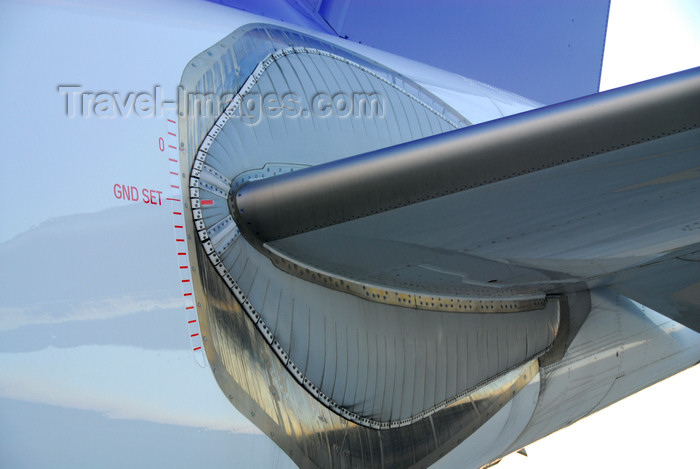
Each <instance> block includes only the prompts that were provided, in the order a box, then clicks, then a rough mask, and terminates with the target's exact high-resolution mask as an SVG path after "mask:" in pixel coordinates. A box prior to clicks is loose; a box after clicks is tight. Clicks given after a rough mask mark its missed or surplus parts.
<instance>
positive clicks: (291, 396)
mask: <svg viewBox="0 0 700 469" xmlns="http://www.w3.org/2000/svg"><path fill="white" fill-rule="evenodd" d="M251 30H252V31H253V34H259V32H260V31H265V34H266V35H267V36H273V37H275V36H279V35H280V32H284V30H283V29H281V28H272V27H269V26H261V25H258V26H252V27H248V28H245V29H242V30H240V31H237V32H235V33H234V34H233V35H232V36H231V38H233V40H232V39H231V38H225V39H224V40H223V41H221V43H220V44H219V45H221V46H222V47H218V46H219V45H216V46H215V47H213V48H211V50H210V51H216V52H217V53H218V54H221V56H223V57H226V56H227V54H229V53H231V51H232V50H234V49H235V47H234V46H231V44H241V43H242V42H244V41H242V38H245V37H246V34H247V32H248V31H251ZM294 40H295V41H300V40H302V45H303V40H304V36H301V35H296V36H294ZM276 46H279V45H276ZM260 50H262V51H264V50H265V49H264V48H261V49H260ZM255 51H257V52H255ZM251 52H252V54H251ZM246 53H247V55H246V57H248V58H249V57H250V56H251V55H252V56H255V54H260V51H259V50H258V49H254V50H251V49H250V48H248V50H247V51H246ZM210 57H214V58H211V59H210ZM232 57H236V56H235V55H233V54H232ZM353 59H354V57H353ZM217 60H218V55H214V54H209V53H207V54H206V55H205V54H201V55H200V56H199V57H198V58H195V59H194V60H193V63H196V64H198V66H199V68H200V70H199V73H201V74H203V75H204V78H203V79H202V78H201V77H200V76H199V75H197V74H193V73H192V72H191V69H190V67H188V68H187V70H188V71H187V72H186V73H185V75H186V77H185V78H183V85H184V88H185V89H196V90H198V91H200V92H214V93H218V92H220V91H221V90H220V89H218V88H217V85H214V87H213V88H207V86H212V85H211V80H210V79H209V78H208V74H209V73H211V71H212V70H217ZM237 60H238V59H237V58H234V60H233V61H234V62H235V61H237ZM207 61H210V63H209V64H208V66H207V67H206V69H205V70H204V71H202V67H201V65H202V62H207ZM360 63H367V62H366V61H365V60H363V59H361V58H360V59H356V60H352V61H348V59H347V58H343V56H342V55H338V54H335V53H334V54H330V53H326V52H322V51H319V50H318V49H316V48H310V47H308V45H307V46H305V47H301V46H294V47H289V46H286V47H285V48H281V49H280V50H279V51H275V52H273V53H271V54H268V55H267V56H263V57H262V58H261V63H260V64H258V65H256V66H253V64H250V63H249V65H248V67H249V68H250V69H252V72H250V73H251V75H250V78H248V79H247V80H241V79H240V78H237V79H235V80H232V79H230V78H226V77H222V80H221V83H222V84H223V83H226V82H227V80H228V81H231V82H234V81H235V82H237V83H241V85H240V86H241V91H240V92H239V93H237V94H236V96H234V97H233V99H232V101H231V103H232V104H231V106H229V108H227V109H226V111H225V113H224V115H222V116H221V117H220V118H217V119H216V122H215V123H212V124H210V125H212V127H211V129H206V127H205V125H206V122H207V117H206V116H199V117H197V118H195V119H192V118H191V116H190V118H189V119H185V118H181V125H183V128H186V129H187V133H186V135H187V140H188V141H192V142H194V141H197V140H201V141H202V142H203V143H202V145H201V146H199V147H198V151H195V150H194V149H188V148H187V147H186V148H185V154H187V155H188V156H189V157H190V158H191V161H192V163H193V167H192V174H191V178H190V189H189V195H190V199H191V206H192V212H190V213H191V215H192V219H191V222H192V223H193V225H194V226H195V230H196V231H195V233H193V235H194V236H192V239H197V240H198V242H195V243H193V244H194V246H193V248H194V249H196V250H197V253H198V257H197V261H198V262H197V271H198V272H199V278H198V279H195V282H194V283H195V294H196V296H197V298H198V299H201V302H200V303H199V309H198V311H199V314H200V317H201V319H200V323H201V325H202V329H203V335H204V337H206V338H207V340H205V341H204V347H205V349H206V351H207V357H208V358H209V361H210V362H211V364H212V368H213V369H214V370H216V371H215V375H216V376H217V380H218V381H219V383H220V385H221V386H222V389H223V390H224V392H225V394H227V395H228V396H229V399H231V400H232V402H233V403H234V404H235V405H236V406H237V407H238V408H239V409H241V410H243V411H245V409H248V408H253V409H254V410H252V411H251V413H250V416H251V417H255V418H252V420H253V421H254V422H255V423H256V424H257V425H258V426H259V427H260V428H263V429H264V430H265V431H266V433H268V434H269V435H270V436H271V437H272V438H273V439H274V440H275V441H276V442H278V443H279V444H280V446H281V447H283V448H284V449H285V451H287V452H288V454H289V455H290V457H292V458H293V459H295V460H297V461H298V462H300V464H303V465H305V466H307V465H308V466H309V467H313V465H315V464H317V465H319V467H328V466H329V465H331V464H334V465H341V467H342V465H345V464H349V465H350V466H358V467H359V466H366V465H376V463H377V461H384V462H385V463H386V464H387V465H389V466H394V465H397V466H407V465H411V464H412V463H414V462H415V463H417V462H418V461H419V460H422V461H423V462H428V461H434V460H436V459H437V458H438V457H439V451H443V452H444V451H445V450H448V449H450V448H451V447H453V446H454V445H456V444H457V443H458V442H459V439H460V438H455V435H456V433H455V432H457V433H460V434H463V435H465V436H466V435H468V434H469V433H471V432H473V431H474V430H475V429H476V428H477V427H478V426H480V425H482V424H483V423H484V422H485V421H486V420H487V419H488V417H489V416H490V415H492V414H493V413H494V412H496V411H497V410H498V409H500V408H502V407H503V405H505V404H506V403H507V402H508V401H509V400H510V399H511V398H512V396H513V395H514V393H515V392H517V390H519V389H521V388H522V386H524V385H525V384H526V383H527V382H529V380H530V379H531V378H532V375H533V373H532V372H533V371H535V370H534V369H533V368H532V367H533V366H536V362H535V361H534V360H535V358H536V357H537V356H539V355H541V354H542V353H543V352H544V351H545V350H546V349H547V347H548V346H549V344H551V343H552V341H553V340H554V337H555V335H556V330H557V325H558V317H559V312H558V302H557V301H556V300H554V301H550V302H547V307H546V308H544V309H542V310H540V311H529V312H528V311H525V312H514V311H517V309H516V310H514V309H511V308H507V307H503V308H502V309H501V313H500V314H499V313H496V314H489V315H488V317H484V315H482V314H479V313H471V314H469V313H466V314H460V315H454V314H450V313H446V312H440V311H429V310H428V309H423V308H421V309H416V308H412V307H411V308H404V307H399V306H397V305H390V304H382V303H377V302H368V301H366V300H364V299H360V298H358V297H357V296H356V295H348V294H346V293H344V292H341V291H337V290H332V289H328V288H325V287H323V286H320V285H316V284H313V283H309V282H307V281H305V280H303V279H302V278H298V277H297V276H294V275H289V274H287V273H285V272H283V271H282V270H280V269H278V268H277V267H275V265H274V264H273V263H271V262H270V261H269V260H268V258H266V257H265V256H264V255H263V254H261V253H260V252H258V251H257V250H255V249H254V248H253V247H252V246H251V245H250V244H249V243H247V241H246V240H244V239H243V238H242V237H240V236H238V235H237V230H236V229H234V228H232V225H231V222H230V216H229V215H228V214H227V213H226V211H225V210H223V207H227V204H226V196H227V194H225V191H224V189H225V186H226V185H227V184H230V185H231V186H232V187H235V186H236V184H238V182H240V181H243V180H250V179H257V178H262V177H268V176H267V174H268V172H269V173H271V174H279V173H280V172H286V171H287V170H290V171H291V170H292V169H294V170H297V169H298V168H296V167H295V166H294V165H295V164H296V165H298V164H300V163H301V164H308V163H309V162H314V159H319V158H325V159H329V158H332V157H333V156H334V155H333V154H332V153H335V152H337V151H344V152H350V153H352V152H353V151H354V152H357V151H356V150H353V148H356V147H357V145H368V144H375V145H376V143H372V142H373V140H372V138H379V139H383V138H387V137H388V138H406V137H407V136H408V135H409V134H405V133H403V134H401V135H399V134H398V133H396V132H403V131H402V130H401V126H397V125H396V124H395V123H394V122H393V121H392V120H390V119H384V120H377V121H376V122H366V121H360V124H361V125H360V126H358V122H357V121H348V120H345V121H343V120H342V119H337V121H334V120H327V121H326V122H323V121H320V122H319V123H316V122H315V121H314V120H309V121H304V120H301V121H300V122H297V121H294V120H283V121H279V120H278V121H274V120H273V119H268V120H266V121H263V125H262V126H261V127H255V126H249V125H248V124H247V123H246V122H243V121H241V120H240V119H236V118H233V117H234V116H235V112H236V107H235V106H239V105H240V104H241V103H242V102H243V101H244V99H245V97H246V94H260V95H266V94H267V93H268V92H269V90H270V89H272V90H276V91H277V92H280V91H281V90H282V89H283V88H282V86H281V84H282V83H285V82H286V85H287V86H293V85H290V81H291V78H290V77H296V78H294V80H299V81H300V83H299V85H300V86H301V88H299V87H292V89H293V90H294V91H298V92H299V95H300V96H302V97H306V96H312V95H313V93H316V92H318V83H325V84H326V85H328V82H332V81H333V80H337V81H339V82H342V81H343V80H347V79H348V78H347V77H352V76H353V75H354V74H357V73H364V74H366V75H368V76H370V77H372V76H373V77H375V78H377V79H379V82H380V83H379V86H384V85H381V83H389V84H390V86H389V88H380V89H383V90H384V94H385V95H389V94H390V92H391V93H393V94H391V96H393V97H392V98H391V99H389V98H387V99H388V101H387V102H386V103H385V104H384V106H385V109H386V114H387V115H389V116H391V115H392V112H391V111H392V108H398V109H403V110H402V112H401V114H398V113H395V114H394V115H395V116H397V118H399V116H401V115H413V116H415V118H416V121H414V122H408V123H407V125H406V126H407V128H409V129H411V133H414V132H417V131H422V132H425V131H430V132H435V131H439V129H441V128H442V129H444V130H446V129H447V128H449V126H448V127H443V124H441V122H449V121H448V120H446V119H445V118H444V117H442V116H440V115H439V114H436V112H435V109H436V108H440V109H449V108H447V107H446V106H445V105H444V104H440V102H439V101H437V100H436V99H435V98H434V97H431V96H430V95H428V94H427V93H425V92H421V93H422V95H421V94H419V96H425V97H426V98H427V99H429V100H432V101H431V105H430V107H428V106H426V105H425V104H424V102H421V101H422V99H417V97H416V96H414V95H411V94H410V93H409V92H408V91H407V90H418V88H417V87H416V85H411V84H410V82H408V81H406V80H405V79H399V78H397V77H395V76H393V75H389V77H390V79H388V80H386V81H385V80H383V79H381V78H380V77H381V73H384V74H386V73H389V72H386V71H385V72H381V70H382V69H380V72H375V71H373V70H374V68H372V69H369V68H368V67H366V66H362V67H359V66H358V64H360ZM329 65H330V67H329ZM314 69H327V71H326V72H325V74H324V75H323V76H324V79H323V81H320V80H319V81H317V82H316V84H315V85H314V80H305V79H304V78H303V77H304V76H305V75H304V73H309V75H310V76H311V77H313V76H314V75H313V73H312V72H309V70H314ZM268 70H269V71H270V72H269V73H268ZM358 71H359V72H358ZM280 72H281V73H280ZM230 73H235V72H233V71H231V72H230ZM300 77H301V78H300ZM356 80H357V81H358V82H361V80H365V83H368V82H367V81H366V80H367V78H366V77H365V78H362V77H361V76H360V75H358V78H356ZM395 83H405V84H408V86H406V88H405V89H404V88H403V85H402V86H401V87H399V86H398V85H395ZM222 86H223V85H222ZM314 86H316V88H314ZM374 86H375V87H374V88H373V89H375V90H376V89H377V88H376V87H377V84H375V85H374ZM391 90H395V91H391ZM391 119H394V118H393V117H392V118H391ZM458 120H459V119H458ZM462 122H464V121H463V120H462ZM309 124H313V125H314V126H309ZM318 125H320V126H322V128H325V129H324V130H323V131H322V132H318V131H317V130H316V127H315V126H318ZM370 125H379V126H381V128H383V129H386V130H388V132H387V131H386V130H384V131H382V132H375V131H374V130H370ZM267 126H274V127H275V128H276V131H275V132H272V133H270V134H267V132H266V130H265V129H266V127H267ZM307 126H308V127H307ZM336 127H338V128H339V130H340V131H342V132H345V133H346V135H340V134H338V135H336V134H334V133H333V132H337V131H336V130H334V128H336ZM423 129H424V130H423ZM328 134H330V137H329V135H328ZM353 134H359V135H360V136H362V137H363V138H360V139H358V138H353V137H352V135H353ZM262 135H265V136H266V138H265V139H262V138H261V136H262ZM372 136H376V137H372ZM368 137H371V138H368ZM323 138H325V139H328V138H332V139H333V141H334V143H335V144H336V145H333V146H327V145H324V144H322V142H323V140H322V139H323ZM295 139H296V140H298V141H299V142H304V143H305V148H314V149H316V150H315V151H316V154H314V153H313V152H309V153H308V154H306V155H303V158H301V157H300V156H299V155H298V154H297V150H295V148H297V146H296V145H295V143H296V140H295ZM340 139H342V140H344V142H345V143H344V144H342V145H338V142H339V141H340ZM314 140H319V143H317V144H316V145H314V146H311V145H309V143H310V142H311V141H314ZM232 141H235V142H236V144H235V145H231V144H230V142H232ZM268 147H269V148H268ZM195 148H197V147H195ZM329 153H331V154H329ZM268 155H272V157H273V158H274V160H266V158H267V157H268ZM290 158H291V159H290ZM300 158H301V159H300ZM285 165H286V166H285ZM290 165H291V166H290ZM285 168H286V169H285ZM272 177H274V176H272ZM222 203H223V205H222ZM413 298H415V296H414V297H413ZM529 298H530V299H529V300H527V301H531V305H532V306H533V307H536V308H543V307H544V306H545V302H544V297H543V296H542V295H530V297H529ZM426 299H427V298H426ZM503 300H504V305H505V303H507V301H506V300H507V298H504V299H503ZM419 301H420V300H419ZM475 304H477V303H476V302H475ZM419 306H420V305H419ZM499 343H500V344H502V345H503V347H501V348H500V349H499V347H498V346H497V345H498V344H499ZM462 355H468V356H469V357H470V358H469V359H467V360H460V359H459V357H460V356H462ZM259 369H266V370H267V371H266V372H265V373H258V372H257V371H256V370H259ZM271 370H272V371H271ZM535 374H536V373H535ZM514 378H515V381H513V379H514ZM509 383H511V384H509ZM513 385H516V386H517V389H516V388H514V387H513ZM484 393H486V394H484ZM280 395H283V396H285V398H284V399H279V396H280ZM480 395H483V396H484V398H481V397H479V398H478V399H477V400H478V401H480V402H484V403H485V404H486V405H487V407H488V408H484V409H480V410H479V414H478V415H479V416H478V417H477V414H471V416H470V414H469V413H468V412H471V411H468V408H467V407H463V403H464V402H467V401H472V400H474V399H475V398H476V396H480ZM465 399H466V400H465ZM275 401H277V402H275ZM489 409H490V410H489ZM268 418H270V419H271V420H268ZM286 422H290V423H289V425H287V424H286ZM343 422H344V423H343ZM326 423H328V426H327V425H325V424H326ZM319 425H320V426H321V427H322V428H320V429H318V430H316V429H315V427H316V426H319ZM343 427H347V428H350V429H353V430H352V431H353V432H356V433H357V435H358V438H360V440H359V441H358V442H357V443H354V442H353V441H354V438H355V437H353V438H351V439H350V440H348V439H347V435H345V436H343V437H342V439H341V441H345V442H348V441H349V443H347V444H348V446H347V447H343V446H342V445H339V444H338V443H332V444H331V443H329V441H331V442H333V440H334V439H335V437H332V435H333V434H334V433H335V430H333V429H337V428H343ZM290 428H291V430H290ZM295 429H296V430H295ZM457 429H459V430H458V431H457ZM331 430H333V431H331ZM377 431H379V432H381V434H380V433H372V432H377ZM310 433H311V434H316V433H317V434H318V435H320V436H321V435H322V438H321V439H320V440H319V441H316V443H314V444H309V443H304V444H300V438H304V439H306V438H308V436H309V434H310ZM351 434H352V433H351ZM339 435H340V434H339ZM410 435H412V436H410ZM339 438H340V436H339ZM362 440H365V443H361V442H360V441H362ZM314 441H315V440H314ZM398 442H401V443H400V444H399V443H398ZM363 445H370V448H371V447H375V446H376V447H377V448H378V449H379V452H378V454H374V453H376V451H374V452H373V451H369V452H368V450H367V449H362V447H363ZM335 448H339V450H340V449H342V450H343V453H342V454H343V455H344V456H345V457H347V458H349V459H348V461H349V463H348V462H343V461H335V462H334V461H333V459H332V458H331V460H329V459H328V456H327V455H329V454H330V455H332V454H333V450H334V449H335ZM407 448H410V451H406V449H407ZM439 448H442V449H439ZM379 455H381V456H379ZM334 457H335V456H334ZM377 458H379V459H377Z"/></svg>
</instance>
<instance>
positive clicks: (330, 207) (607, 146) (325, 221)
mask: <svg viewBox="0 0 700 469" xmlns="http://www.w3.org/2000/svg"><path fill="white" fill-rule="evenodd" d="M699 124H700V69H691V70H688V71H685V72H679V73H676V74H673V75H669V76H666V77H662V78H657V79H654V80H649V81H647V82H643V83H639V84H635V85H630V86H627V87H623V88H619V89H615V90H611V91H608V92H604V93H600V94H597V95H592V96H589V97H586V98H581V99H577V100H573V101H569V102H566V103H562V104H557V105H554V106H549V107H547V108H544V109H539V110H534V111H530V112H527V113H523V114H520V115H516V116H511V117H507V118H505V119H501V120H498V121H494V122H488V123H484V124H480V125H477V126H472V127H469V128H466V129H461V130H457V131H454V132H451V133H447V134H442V135H437V136H433V137H428V138H425V139H423V140H420V141H417V142H410V143H404V144H401V145H399V146H396V147H392V148H387V149H382V150H377V151H374V152H371V153H367V154H364V155H358V156H353V157H350V158H347V159H344V160H340V161H333V162H331V163H327V164H324V165H319V166H314V167H312V168H308V169H305V170H304V171H299V172H296V173H294V174H289V175H285V176H283V177H279V178H275V179H267V180H264V181H255V182H250V183H248V184H245V185H242V186H241V187H240V188H238V191H237V193H236V195H235V197H234V199H233V204H234V206H235V209H234V213H233V216H234V219H235V220H236V222H237V224H238V226H239V227H241V229H242V230H243V233H244V235H246V236H247V237H248V238H249V239H250V240H251V241H256V240H257V241H258V242H262V243H265V242H269V241H274V240H277V239H281V238H286V237H290V236H293V235H297V234H300V233H305V232H308V231H312V230H317V229H319V228H323V227H327V226H331V225H335V224H339V223H343V222H346V221H350V220H354V219H357V218H362V217H367V216H369V215H373V214H377V213H380V212H384V211H387V210H392V209H396V208H399V207H404V206H407V205H411V204H415V203H417V202H422V201H426V200H430V199H434V198H438V197H442V196H445V195H449V194H452V193H455V192H460V191H464V190H467V189H470V188H474V187H479V186H482V185H485V184H490V183H494V182H498V181H502V180H505V179H508V178H513V177H516V176H520V175H523V174H528V173H532V172H535V171H539V170H542V169H546V168H551V167H555V166H558V165H563V164H566V163H570V162H573V161H578V160H581V159H585V158H589V157H592V156H596V155H599V154H601V153H606V152H609V151H611V150H617V149H621V148H625V147H629V146H632V145H635V144H638V143H641V142H646V141H649V140H654V139H659V138H662V137H664V136H667V135H672V134H676V133H681V132H685V131H688V130H690V129H693V128H697V127H698V125H699Z"/></svg>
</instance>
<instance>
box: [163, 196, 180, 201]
mask: <svg viewBox="0 0 700 469" xmlns="http://www.w3.org/2000/svg"><path fill="white" fill-rule="evenodd" d="M166 200H170V201H172V202H179V201H180V199H173V198H172V197H168V198H167V199H166Z"/></svg>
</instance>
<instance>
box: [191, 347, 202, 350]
mask: <svg viewBox="0 0 700 469" xmlns="http://www.w3.org/2000/svg"><path fill="white" fill-rule="evenodd" d="M201 348H202V347H195V348H193V349H192V350H195V351H196V350H199V349H201Z"/></svg>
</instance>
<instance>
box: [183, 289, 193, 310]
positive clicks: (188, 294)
mask: <svg viewBox="0 0 700 469" xmlns="http://www.w3.org/2000/svg"><path fill="white" fill-rule="evenodd" d="M185 296H192V293H185ZM192 308H194V306H193V307H192ZM188 309H191V308H188Z"/></svg>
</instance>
